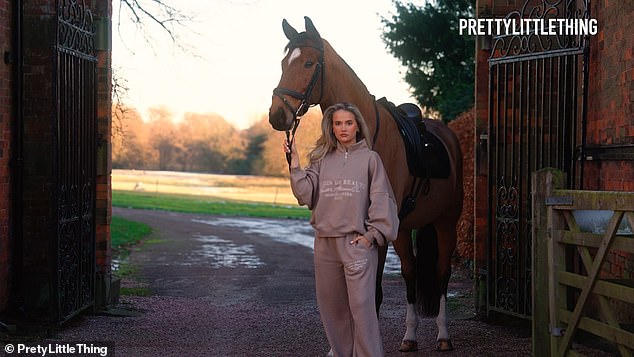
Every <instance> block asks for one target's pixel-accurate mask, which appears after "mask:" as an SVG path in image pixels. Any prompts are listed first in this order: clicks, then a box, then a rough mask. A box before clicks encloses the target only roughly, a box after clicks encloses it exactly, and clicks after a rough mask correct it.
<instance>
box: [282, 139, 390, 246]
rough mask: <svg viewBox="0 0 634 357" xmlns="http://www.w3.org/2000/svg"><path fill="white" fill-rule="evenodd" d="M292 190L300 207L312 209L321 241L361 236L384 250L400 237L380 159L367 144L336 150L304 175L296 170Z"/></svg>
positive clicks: (292, 170)
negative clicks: (323, 239) (387, 243)
mask: <svg viewBox="0 0 634 357" xmlns="http://www.w3.org/2000/svg"><path fill="white" fill-rule="evenodd" d="M291 188H292V190H293V194H294V195H295V197H296V198H297V202H298V203H299V204H300V205H306V206H308V208H309V209H310V210H312V216H311V220H310V223H311V224H312V226H313V228H314V229H315V231H316V233H317V236H318V237H342V236H345V235H346V234H350V233H354V232H358V233H360V234H362V235H364V236H365V237H366V238H367V239H368V240H369V241H370V242H376V243H377V244H379V245H384V244H385V243H386V240H388V241H393V240H395V239H396V235H397V233H398V225H399V221H398V209H397V207H396V201H395V199H394V193H393V192H392V186H390V182H389V180H388V178H387V175H386V173H385V169H384V167H383V162H382V161H381V158H380V157H379V155H378V154H377V153H376V152H374V151H371V150H370V149H369V148H368V145H367V143H366V141H365V140H362V141H359V142H357V143H356V144H354V145H351V146H350V147H349V148H346V147H344V146H343V145H341V144H338V146H337V149H336V150H334V151H331V152H330V153H328V154H327V155H326V156H325V157H324V158H323V159H322V160H318V161H315V162H312V163H311V164H310V165H309V166H308V167H307V168H306V169H305V170H304V169H301V168H292V169H291Z"/></svg>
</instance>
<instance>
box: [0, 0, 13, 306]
mask: <svg viewBox="0 0 634 357" xmlns="http://www.w3.org/2000/svg"><path fill="white" fill-rule="evenodd" d="M12 10H13V8H12V1H9V0H0V54H2V55H3V56H4V55H5V54H7V55H6V56H9V55H10V54H11V44H12V42H13V34H12V31H11V24H12V23H13V11H12ZM12 72H13V66H12V65H11V63H10V58H8V57H7V58H6V59H3V60H2V62H0V311H2V310H4V308H5V307H6V305H7V300H8V298H9V294H8V292H9V284H10V281H9V277H10V271H9V265H10V261H9V258H10V249H11V248H10V247H11V245H10V239H9V234H10V231H9V220H10V217H11V212H10V208H11V192H10V178H11V175H10V172H9V163H10V158H11V143H12V141H11V138H12V133H11V123H12V121H13V113H12V112H13V106H12V93H11V88H12V83H11V79H12V75H11V74H12Z"/></svg>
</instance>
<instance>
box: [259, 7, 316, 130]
mask: <svg viewBox="0 0 634 357" xmlns="http://www.w3.org/2000/svg"><path fill="white" fill-rule="evenodd" d="M304 19H305V22H306V24H305V26H306V31H305V32H302V33H298V32H297V30H295V29H294V28H293V27H292V26H291V25H289V23H288V22H287V21H286V19H284V21H282V29H283V30H284V34H285V35H286V37H287V38H288V41H289V42H288V45H286V50H287V52H286V56H284V59H282V78H280V82H279V84H278V85H277V87H276V88H275V89H274V90H273V99H272V102H271V108H269V123H270V124H271V126H272V127H273V129H275V130H280V131H283V130H290V129H291V127H292V126H293V123H295V122H296V121H297V120H299V119H298V118H299V117H301V116H302V115H304V114H305V113H306V111H307V110H308V108H309V107H310V106H311V105H314V104H318V103H319V101H320V100H321V96H322V91H323V87H322V81H323V75H324V45H323V41H322V39H321V36H320V35H319V32H317V29H315V26H314V25H313V22H312V21H311V20H310V18H308V17H304Z"/></svg>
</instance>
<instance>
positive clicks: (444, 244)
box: [434, 219, 457, 351]
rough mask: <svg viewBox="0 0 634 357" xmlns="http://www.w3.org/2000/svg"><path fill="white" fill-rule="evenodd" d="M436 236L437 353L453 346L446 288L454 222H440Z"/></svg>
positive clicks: (454, 230) (454, 244) (452, 245)
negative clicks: (448, 318) (438, 294)
mask: <svg viewBox="0 0 634 357" xmlns="http://www.w3.org/2000/svg"><path fill="white" fill-rule="evenodd" d="M434 226H435V228H436V233H437V234H438V275H437V276H438V283H439V285H440V305H439V309H438V316H437V317H436V326H438V336H437V337H436V349H437V350H439V351H451V350H453V345H452V343H451V338H450V336H449V330H448V328H447V324H448V320H447V286H448V285H449V279H450V277H451V258H452V256H453V252H454V249H455V247H456V240H457V233H456V220H455V219H448V220H444V221H440V222H438V223H436V224H435V225H434Z"/></svg>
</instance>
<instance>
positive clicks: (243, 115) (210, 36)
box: [113, 0, 421, 129]
mask: <svg viewBox="0 0 634 357" xmlns="http://www.w3.org/2000/svg"><path fill="white" fill-rule="evenodd" d="M419 2H421V1H419ZM115 3H118V2H115ZM172 3H173V4H174V5H175V6H177V7H178V8H179V9H182V10H183V11H184V12H186V13H192V14H194V15H195V18H196V21H195V22H193V23H191V24H189V25H188V26H189V28H190V29H191V31H190V32H184V33H183V39H184V40H183V42H184V43H186V44H190V45H192V46H193V49H192V51H191V53H184V52H182V51H180V50H178V49H176V48H175V46H173V44H172V43H171V42H170V40H169V38H168V37H166V36H162V37H159V39H160V41H159V42H154V44H153V46H150V45H148V44H147V43H146V41H144V40H143V37H142V36H140V35H139V34H138V32H137V31H135V29H134V28H133V27H131V26H130V27H127V26H126V27H122V28H117V24H116V23H113V67H114V69H115V71H116V72H117V75H118V76H120V77H123V78H125V80H126V85H127V86H128V87H129V89H130V91H129V93H128V98H127V99H126V102H127V103H128V104H130V105H131V106H134V107H136V108H137V109H139V110H140V112H141V113H142V115H144V114H145V113H146V111H147V108H149V107H160V106H163V107H166V108H168V109H169V110H170V111H172V112H173V113H174V117H175V118H176V119H179V118H181V117H182V115H183V113H185V112H196V113H209V112H213V113H217V114H220V115H222V116H223V117H224V118H225V119H226V120H227V121H229V122H230V123H232V124H234V125H235V126H236V127H237V128H240V129H243V128H246V127H248V126H249V125H250V124H252V123H253V122H254V121H255V120H257V119H259V118H261V116H262V115H264V114H266V113H267V112H268V107H269V105H270V102H271V93H272V90H273V88H274V87H275V86H276V85H277V83H278V81H279V78H280V75H281V68H280V61H281V60H282V58H283V56H284V52H283V49H284V46H285V45H286V43H287V39H286V37H285V36H284V33H283V32H282V20H283V19H284V18H286V19H287V20H288V21H289V22H290V24H291V25H292V26H294V27H295V28H296V29H297V30H298V31H299V32H301V31H304V16H309V17H310V18H311V19H312V20H313V23H314V24H315V27H316V28H317V30H318V31H319V32H320V34H321V35H322V37H323V38H325V39H327V40H328V41H329V42H330V44H331V45H332V46H333V47H334V48H335V50H336V51H337V52H338V53H339V54H340V55H341V56H342V57H343V58H344V59H345V60H346V62H348V64H349V65H350V66H351V67H352V68H353V69H354V70H355V72H356V73H357V74H358V75H359V77H360V78H361V80H362V81H364V83H365V84H366V86H367V87H368V89H369V90H370V92H371V93H372V94H374V95H375V96H376V97H377V98H380V97H382V96H386V97H387V98H388V99H390V100H391V101H393V102H396V103H401V102H405V101H414V100H413V99H412V98H411V96H410V94H409V90H408V85H407V84H406V83H405V82H404V81H403V79H402V78H403V73H404V68H403V67H402V66H401V65H400V63H399V62H398V60H397V59H396V58H394V57H393V56H392V55H391V54H389V53H388V51H387V49H386V47H385V45H384V43H383V41H382V40H381V37H380V36H381V34H382V32H383V31H382V28H381V16H383V17H388V16H389V14H391V13H393V11H394V10H393V8H394V6H393V4H392V1H391V0H370V1H368V0H354V1H341V0H320V1H304V0H239V1H238V0H214V1H209V0H187V1H172ZM116 11H117V10H116V8H115V17H116ZM115 22H116V21H115Z"/></svg>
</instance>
